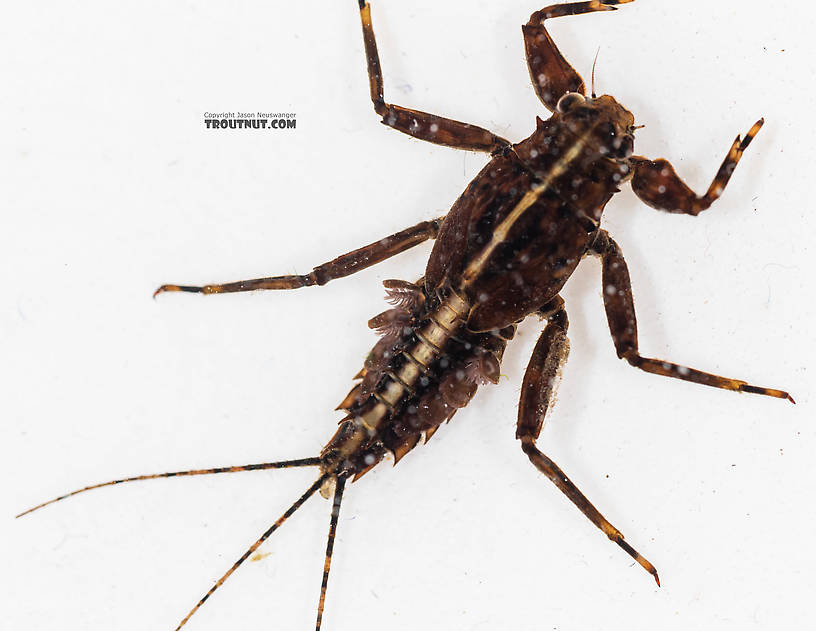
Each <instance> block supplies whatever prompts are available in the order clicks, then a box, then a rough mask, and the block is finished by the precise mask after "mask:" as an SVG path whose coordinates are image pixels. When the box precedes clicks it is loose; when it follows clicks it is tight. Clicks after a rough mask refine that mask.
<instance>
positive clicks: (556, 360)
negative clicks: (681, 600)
mask: <svg viewBox="0 0 816 631" xmlns="http://www.w3.org/2000/svg"><path fill="white" fill-rule="evenodd" d="M563 305H564V303H563V301H562V300H561V299H560V298H558V299H557V301H556V302H555V303H554V304H553V309H552V310H550V315H549V317H548V318H547V320H548V322H547V326H546V328H545V329H544V332H543V333H542V334H541V337H539V339H538V343H537V344H536V347H535V349H534V350H533V356H532V357H531V358H530V363H529V365H528V366H527V371H526V372H525V373H524V381H523V382H522V385H521V400H520V401H519V415H518V425H517V427H516V438H518V439H519V440H521V448H522V450H523V451H524V453H525V454H527V457H528V458H529V459H530V462H532V463H533V466H535V468H536V469H538V470H539V471H541V473H543V474H544V475H546V476H547V477H548V478H549V479H550V480H551V481H552V482H553V484H555V486H557V487H558V489H559V490H560V491H561V492H562V493H563V494H564V495H566V496H567V497H568V498H569V499H570V501H572V503H573V504H575V505H576V506H577V507H578V508H579V509H580V511H581V512H582V513H583V514H584V515H586V516H587V517H588V518H589V520H590V521H591V522H592V523H593V524H595V525H596V526H597V527H598V528H600V529H601V530H602V531H603V533H604V534H605V535H606V536H607V537H609V539H610V540H612V541H614V542H615V543H616V544H618V545H619V546H620V547H621V548H623V550H625V551H626V553H627V554H628V555H629V556H631V557H632V558H633V559H635V561H637V562H638V563H639V564H640V565H641V567H643V568H644V569H645V570H646V571H647V572H649V574H651V575H652V576H654V579H655V581H657V584H658V585H660V579H659V578H658V576H657V570H656V569H655V567H654V566H653V565H652V564H651V563H650V562H649V561H647V560H646V559H645V558H644V557H642V556H641V555H640V554H639V553H638V552H637V550H635V549H634V548H633V547H632V546H630V545H629V544H628V543H627V542H626V541H624V538H623V535H622V534H621V532H620V531H619V530H618V529H617V528H615V527H614V526H613V525H612V524H610V523H609V521H608V520H607V519H606V517H604V516H603V515H602V514H601V513H600V511H599V510H598V509H597V508H595V507H594V506H593V505H592V503H591V502H590V501H589V500H588V499H587V498H586V496H585V495H584V494H583V493H581V491H580V490H579V489H578V487H577V486H575V484H574V483H573V482H572V480H570V479H569V478H568V477H567V476H566V474H565V473H564V472H563V471H562V470H561V469H560V468H559V467H558V465H557V464H555V463H554V462H553V461H552V460H550V459H549V458H548V457H547V456H545V455H544V454H543V453H541V451H539V450H538V448H537V447H536V444H535V441H536V439H537V438H538V436H539V434H540V433H541V428H542V426H543V423H544V416H545V414H546V413H547V408H548V406H549V404H550V402H551V399H552V395H553V391H554V389H555V383H556V380H557V379H558V376H559V373H560V371H561V368H562V366H563V365H564V363H565V362H566V360H567V355H568V354H569V340H568V339H567V328H568V326H569V322H568V320H567V312H566V311H565V310H564V306H563Z"/></svg>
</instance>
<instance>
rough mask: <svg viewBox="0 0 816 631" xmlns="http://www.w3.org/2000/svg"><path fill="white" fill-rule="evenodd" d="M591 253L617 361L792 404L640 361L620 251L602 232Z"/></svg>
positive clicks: (742, 385) (775, 393)
mask: <svg viewBox="0 0 816 631" xmlns="http://www.w3.org/2000/svg"><path fill="white" fill-rule="evenodd" d="M593 250H594V251H595V252H596V253H597V254H599V255H600V257H601V265H602V268H603V276H602V278H603V287H604V291H603V299H604V308H605V309H606V318H607V320H608V322H609V331H610V333H611V334H612V340H613V342H614V343H615V350H616V351H617V353H618V357H620V358H621V359H625V360H626V361H628V362H629V363H630V364H631V365H632V366H634V367H635V368H640V370H644V371H646V372H650V373H653V374H655V375H662V376H664V377H674V378H675V379H682V380H683V381H691V382H693V383H699V384H702V385H704V386H712V387H714V388H723V389H724V390H736V391H738V392H752V393H754V394H764V395H767V396H770V397H776V398H778V399H788V400H789V401H791V402H792V403H794V400H793V397H791V395H789V394H788V393H787V392H784V391H782V390H774V389H771V388H763V387H760V386H752V385H751V384H748V383H746V382H744V381H739V380H737V379H729V378H726V377H720V376H718V375H712V374H711V373H707V372H703V371H701V370H695V369H694V368H688V367H686V366H680V365H678V364H673V363H671V362H667V361H663V360H662V359H651V358H648V357H642V356H641V355H640V353H638V337H637V320H636V318H635V303H634V299H633V297H632V284H631V282H630V280H629V269H628V268H627V267H626V261H625V260H624V258H623V253H622V252H621V249H620V247H619V246H618V244H617V243H615V241H613V240H612V237H610V236H609V234H608V233H607V232H606V231H605V230H601V231H600V232H599V234H598V238H597V239H596V241H595V243H594V245H593Z"/></svg>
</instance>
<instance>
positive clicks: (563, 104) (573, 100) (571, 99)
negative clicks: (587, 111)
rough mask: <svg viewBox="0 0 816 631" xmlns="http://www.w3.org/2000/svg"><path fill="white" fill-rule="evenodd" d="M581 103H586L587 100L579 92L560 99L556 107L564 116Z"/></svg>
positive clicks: (569, 93) (570, 93) (568, 93)
mask: <svg viewBox="0 0 816 631" xmlns="http://www.w3.org/2000/svg"><path fill="white" fill-rule="evenodd" d="M581 103H586V98H584V95H583V94H579V93H578V92H567V93H566V94H565V95H564V96H562V97H561V98H560V99H558V104H557V105H556V106H555V109H557V110H558V111H559V113H561V114H564V113H565V112H568V111H569V110H570V109H572V108H573V107H575V106H576V105H579V104H581Z"/></svg>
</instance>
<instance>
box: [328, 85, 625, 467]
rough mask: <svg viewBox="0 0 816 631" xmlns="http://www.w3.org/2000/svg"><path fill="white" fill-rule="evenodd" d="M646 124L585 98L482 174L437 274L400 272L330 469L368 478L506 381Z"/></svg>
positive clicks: (459, 209)
mask: <svg viewBox="0 0 816 631" xmlns="http://www.w3.org/2000/svg"><path fill="white" fill-rule="evenodd" d="M633 120H634V119H633V118H632V115H631V114H630V113H629V112H627V111H626V110H624V109H623V108H622V107H621V106H620V105H618V104H617V103H616V102H615V100H614V99H612V97H609V96H603V97H600V98H598V99H594V100H591V101H588V102H579V103H575V104H574V105H573V106H572V107H571V108H570V109H569V110H568V111H566V112H564V113H556V114H555V115H554V116H553V117H552V118H550V119H549V120H548V121H541V120H540V119H539V120H538V121H537V125H536V130H535V132H534V133H533V134H532V135H531V136H530V137H529V138H527V139H526V140H524V141H522V142H520V143H518V144H517V145H514V146H513V147H512V148H510V149H509V150H507V151H506V152H504V153H503V154H502V155H498V156H495V157H493V159H492V160H491V161H490V162H489V163H488V164H487V166H485V167H484V168H483V169H482V170H481V172H480V173H479V174H478V175H477V176H476V177H475V178H474V179H473V181H472V182H471V183H470V184H469V185H468V187H467V189H466V190H465V192H464V193H463V194H462V195H461V197H459V199H458V200H457V201H456V203H455V204H454V205H453V207H452V208H451V211H450V212H449V213H448V215H447V216H446V217H445V220H444V222H443V223H442V225H441V227H440V228H439V234H438V236H437V240H436V243H435V245H434V248H433V251H432V252H431V257H430V260H429V261H428V265H427V268H426V271H425V277H424V278H423V279H422V280H421V281H420V282H419V283H417V284H410V283H405V282H399V281H390V286H391V290H390V291H391V295H392V298H393V299H394V300H395V301H396V302H398V306H397V308H395V309H392V310H390V311H387V312H384V313H382V314H380V315H379V316H377V317H376V318H374V319H373V320H372V321H371V323H370V325H371V326H372V327H373V328H378V329H380V330H381V332H382V333H383V338H382V340H381V341H380V342H379V343H378V344H377V345H376V346H375V347H374V348H373V349H372V351H371V353H370V354H369V357H368V359H367V360H366V364H365V367H364V368H363V370H362V371H361V373H360V374H359V375H358V377H359V378H360V379H361V380H362V381H361V383H360V384H359V385H357V386H355V388H354V389H353V390H352V391H351V392H350V393H349V395H348V396H347V397H346V399H345V400H344V401H343V402H342V403H341V406H340V407H341V408H342V409H344V410H346V411H347V412H348V417H347V418H346V419H344V420H343V421H342V422H341V425H340V428H339V429H338V431H337V433H336V434H335V436H334V437H333V438H332V440H331V441H330V442H329V444H328V445H326V447H325V448H324V450H323V452H322V453H321V458H323V459H324V462H325V464H324V465H323V467H322V468H323V470H324V471H325V472H327V473H331V474H332V475H338V474H348V475H353V476H354V479H357V478H359V476H360V475H362V473H364V472H366V471H368V470H369V469H371V468H372V467H373V466H375V465H376V463H377V462H379V461H380V459H381V458H382V456H383V455H384V454H385V453H386V452H387V451H390V452H392V453H393V454H394V456H395V458H396V460H397V461H399V459H400V458H402V457H403V456H404V455H405V454H406V453H407V452H408V451H410V450H411V449H413V448H414V447H415V446H416V445H417V444H419V442H420V439H421V437H422V436H423V435H424V436H425V438H426V440H427V439H429V438H430V436H432V435H433V433H434V432H435V431H436V430H437V428H438V427H439V425H440V424H442V423H443V422H445V421H448V420H450V418H451V417H452V416H453V414H454V413H455V412H456V410H457V409H459V408H461V407H464V406H465V405H467V403H468V402H469V401H470V399H471V397H472V396H473V395H474V394H475V392H476V388H477V387H478V386H479V385H481V384H485V383H488V382H490V381H493V382H496V381H497V380H498V375H499V362H500V361H501V357H502V354H503V352H504V348H505V345H506V342H507V340H509V339H512V337H513V334H514V332H515V324H516V323H517V322H519V321H520V320H522V319H523V318H525V317H526V316H527V315H529V314H531V313H534V312H537V311H541V310H542V308H545V307H546V306H547V305H549V304H550V303H551V302H552V301H553V300H554V299H555V297H556V296H557V295H558V292H559V291H560V290H561V288H562V287H563V285H564V283H565V282H566V281H567V279H568V278H569V277H570V275H571V274H572V272H573V271H574V270H575V268H576V267H577V265H578V262H579V261H580V260H581V259H582V258H583V257H584V255H585V254H587V252H588V251H589V249H590V246H591V244H592V243H593V242H594V240H595V239H596V238H597V233H598V229H599V222H600V219H601V214H602V212H603V207H604V206H605V205H606V203H607V202H608V201H609V199H610V198H611V197H612V195H613V194H614V193H615V192H617V191H618V188H617V185H618V184H619V183H620V182H622V181H625V180H626V179H628V175H629V174H630V173H631V167H630V165H629V162H628V160H627V159H628V154H629V153H630V152H631V144H632V142H631V132H630V131H629V128H630V126H631V125H632V122H633ZM618 130H620V133H618ZM614 145H617V146H614ZM621 147H623V148H624V151H621ZM616 151H617V153H618V157H617V158H614V157H610V156H613V155H615V153H616ZM514 213H515V215H514Z"/></svg>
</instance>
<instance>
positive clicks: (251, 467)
mask: <svg viewBox="0 0 816 631" xmlns="http://www.w3.org/2000/svg"><path fill="white" fill-rule="evenodd" d="M320 463H321V460H320V458H301V459H300V460H282V461H280V462H261V463H259V464H245V465H239V466H234V467H216V468H214V469H191V470H189V471H169V472H167V473H152V474H149V475H137V476H133V477H130V478H122V479H120V480H111V481H109V482H102V483H101V484H93V485H91V486H86V487H84V488H81V489H77V490H76V491H71V492H70V493H66V494H65V495H60V496H59V497H55V498H54V499H53V500H48V501H47V502H43V503H42V504H38V505H37V506H34V507H33V508H29V509H28V510H26V511H23V512H22V513H20V514H19V515H17V517H22V516H23V515H28V514H29V513H33V512H34V511H35V510H39V509H40V508H43V507H44V506H48V505H49V504H53V503H54V502H59V501H60V500H64V499H66V498H68V497H72V496H74V495H79V494H80V493H84V492H85V491H91V490H93V489H101V488H102V487H103V486H113V485H115V484H122V483H124V482H136V481H139V480H155V479H157V478H176V477H182V476H186V475H209V474H212V473H237V472H238V471H260V470H263V469H288V468H290V467H316V466H318V465H319V464H320Z"/></svg>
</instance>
